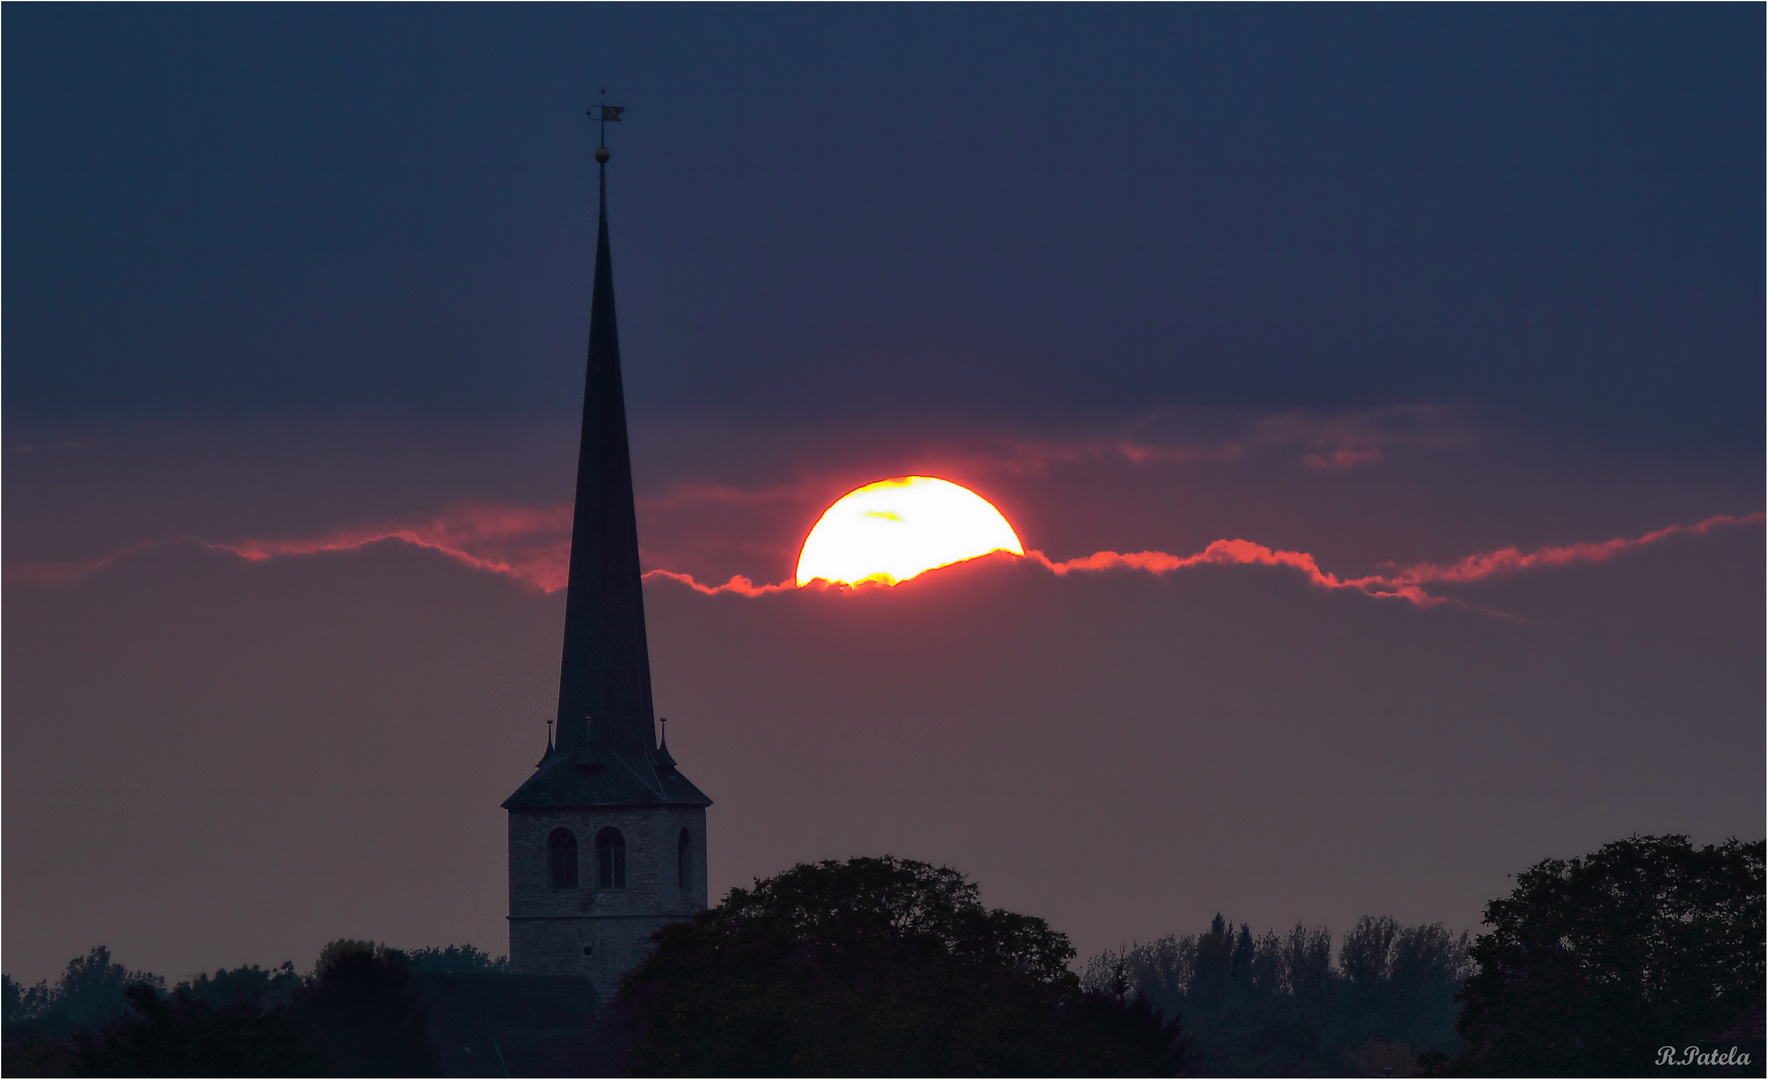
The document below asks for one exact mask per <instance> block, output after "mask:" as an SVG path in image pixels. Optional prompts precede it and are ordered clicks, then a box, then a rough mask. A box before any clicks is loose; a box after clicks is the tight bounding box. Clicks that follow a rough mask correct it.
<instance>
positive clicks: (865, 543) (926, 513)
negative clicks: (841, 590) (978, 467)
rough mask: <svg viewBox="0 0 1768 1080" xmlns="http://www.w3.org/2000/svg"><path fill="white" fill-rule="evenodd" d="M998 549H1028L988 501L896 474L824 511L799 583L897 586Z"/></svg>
mask: <svg viewBox="0 0 1768 1080" xmlns="http://www.w3.org/2000/svg"><path fill="white" fill-rule="evenodd" d="M994 551H1008V552H1012V553H1013V554H1015V555H1023V554H1025V549H1024V548H1022V547H1021V546H1020V545H1019V537H1018V536H1016V535H1015V534H1014V532H1013V526H1011V525H1009V524H1007V519H1006V518H1004V517H1002V516H1001V512H1000V511H999V510H996V509H995V508H994V507H993V506H992V505H991V504H990V503H989V501H988V500H987V499H984V498H983V497H982V496H980V495H978V494H976V493H975V492H974V491H971V490H970V489H969V488H966V487H961V486H959V485H957V484H954V483H952V482H951V481H949V480H940V479H937V478H935V477H931V476H898V477H896V478H894V479H891V480H880V481H878V482H877V483H875V484H867V485H866V486H865V487H862V488H858V489H856V490H854V491H850V492H848V493H847V494H846V495H843V496H841V498H839V499H837V500H836V501H835V504H834V505H833V506H831V507H829V508H828V509H827V510H825V511H823V516H822V517H821V518H820V519H818V520H817V523H816V527H815V528H813V529H811V530H810V535H809V536H807V537H805V540H804V550H803V551H802V552H800V553H799V555H798V584H799V585H808V584H810V582H812V581H813V580H815V579H817V578H822V579H824V580H825V581H832V582H836V583H839V584H843V585H857V584H859V583H860V582H862V581H876V582H881V583H883V584H885V585H894V584H896V583H897V582H899V581H907V580H908V579H909V578H912V577H914V576H915V575H917V574H919V573H922V572H923V571H926V570H931V569H933V568H934V567H936V566H945V565H946V564H948V563H955V562H963V561H964V560H965V559H974V558H977V557H979V556H982V555H987V554H989V553H990V552H994Z"/></svg>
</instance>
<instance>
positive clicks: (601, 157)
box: [595, 146, 608, 165]
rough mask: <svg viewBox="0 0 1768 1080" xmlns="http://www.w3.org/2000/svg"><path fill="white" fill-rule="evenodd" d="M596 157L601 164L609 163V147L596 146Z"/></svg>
mask: <svg viewBox="0 0 1768 1080" xmlns="http://www.w3.org/2000/svg"><path fill="white" fill-rule="evenodd" d="M595 159H596V161H598V162H600V163H601V164H603V165H606V164H607V163H608V148H607V147H605V146H598V147H596V148H595Z"/></svg>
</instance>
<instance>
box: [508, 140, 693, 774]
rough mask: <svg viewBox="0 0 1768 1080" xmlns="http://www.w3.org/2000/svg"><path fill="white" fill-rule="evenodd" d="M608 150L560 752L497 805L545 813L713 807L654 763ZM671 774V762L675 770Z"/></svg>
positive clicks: (600, 156) (600, 166) (600, 155)
mask: <svg viewBox="0 0 1768 1080" xmlns="http://www.w3.org/2000/svg"><path fill="white" fill-rule="evenodd" d="M607 159H608V154H607V149H606V147H601V148H598V149H597V151H596V161H597V172H598V174H599V176H598V179H599V181H600V183H599V188H600V200H599V203H600V212H599V214H598V221H597V225H596V245H595V284H594V287H593V290H592V292H591V300H590V309H589V364H588V373H587V375H586V377H585V379H584V386H583V434H582V439H581V442H580V443H579V446H578V452H577V502H576V508H575V511H574V512H573V515H572V519H571V565H570V581H569V584H568V585H567V586H566V590H565V648H564V658H563V662H562V663H561V664H560V669H559V713H558V722H559V727H558V738H557V741H556V743H555V744H554V745H555V751H554V752H553V753H552V754H550V755H548V756H547V757H545V758H543V759H542V760H541V763H540V765H539V767H538V771H537V772H536V773H535V774H534V776H532V777H530V778H529V780H528V782H527V783H525V784H523V785H522V787H521V789H520V790H518V791H517V792H516V793H515V794H514V795H512V796H510V797H509V799H507V800H506V801H505V802H504V804H503V805H504V806H505V807H507V808H510V809H516V808H518V807H532V808H538V807H542V806H567V805H568V806H601V805H611V804H616V803H617V804H621V805H630V804H635V803H636V804H643V803H689V804H692V805H696V806H707V805H710V804H711V800H710V799H708V798H706V796H705V795H703V794H701V792H700V790H699V789H698V788H696V787H694V785H693V784H691V783H689V782H688V780H687V779H686V778H685V777H683V776H682V775H681V774H680V773H678V772H675V771H674V769H673V768H670V767H669V766H664V767H663V769H662V770H661V771H660V770H659V768H658V766H659V765H660V764H662V763H661V762H660V761H658V760H657V743H656V736H655V734H654V724H653V718H654V714H653V712H652V706H651V661H650V655H649V653H648V651H647V648H646V644H645V603H644V591H643V582H642V580H641V578H640V573H639V562H638V517H637V514H636V512H635V510H634V508H633V498H632V459H631V455H630V451H629V449H628V446H627V439H626V399H625V394H624V392H623V390H622V388H621V384H620V339H619V335H618V333H617V332H616V329H615V324H614V265H613V258H612V256H611V255H610V253H609V247H608V166H607ZM670 765H673V761H671V762H670Z"/></svg>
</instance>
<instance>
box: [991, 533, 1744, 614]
mask: <svg viewBox="0 0 1768 1080" xmlns="http://www.w3.org/2000/svg"><path fill="white" fill-rule="evenodd" d="M1763 519H1764V516H1763V515H1762V514H1759V513H1757V514H1745V515H1742V516H1733V515H1730V514H1720V515H1716V516H1714V517H1710V518H1707V519H1706V520H1705V521H1700V522H1696V523H1695V524H1693V525H1670V526H1667V527H1665V528H1662V529H1657V530H1654V531H1652V532H1648V533H1646V534H1645V535H1643V536H1636V537H1617V538H1615V539H1612V540H1604V541H1602V542H1600V543H1577V544H1566V545H1562V546H1556V547H1544V548H1538V549H1536V550H1535V551H1530V552H1524V551H1521V550H1519V549H1517V548H1513V547H1511V548H1502V549H1500V550H1497V551H1487V552H1481V553H1480V554H1478V555H1469V556H1468V557H1466V558H1465V559H1461V560H1460V561H1458V562H1453V563H1440V564H1439V563H1415V564H1413V565H1411V566H1408V567H1404V568H1403V569H1397V570H1394V571H1391V572H1389V573H1385V574H1369V575H1367V576H1364V577H1356V578H1341V577H1339V576H1338V575H1336V574H1331V573H1328V572H1326V571H1324V570H1322V569H1320V566H1319V564H1318V563H1316V562H1315V561H1314V557H1313V556H1312V555H1309V554H1307V553H1306V552H1303V551H1273V550H1272V549H1270V548H1268V547H1265V546H1264V545H1263V544H1255V543H1253V542H1251V541H1250V540H1217V541H1215V542H1214V543H1212V544H1210V545H1209V546H1208V547H1206V548H1204V549H1203V550H1202V551H1200V552H1198V553H1197V554H1195V555H1182V556H1181V555H1169V554H1167V553H1166V552H1164V551H1138V552H1134V553H1132V554H1127V555H1125V554H1119V553H1118V552H1115V551H1100V552H1095V553H1094V554H1092V555H1087V556H1083V557H1081V558H1078V559H1066V560H1063V561H1061V562H1057V561H1055V560H1052V559H1050V558H1049V557H1048V556H1046V555H1045V554H1044V553H1043V552H1041V551H1028V552H1026V557H1027V558H1030V559H1035V560H1036V561H1038V562H1039V563H1041V564H1043V565H1044V566H1045V567H1047V568H1048V569H1049V570H1050V571H1051V572H1052V573H1056V574H1069V573H1074V572H1076V571H1086V570H1111V569H1116V568H1119V567H1124V568H1129V569H1134V570H1145V571H1147V572H1148V573H1150V574H1170V573H1173V572H1174V571H1177V570H1183V569H1184V568H1186V567H1188V566H1199V565H1218V566H1219V565H1240V566H1247V565H1260V566H1285V567H1289V568H1290V569H1292V570H1296V571H1299V572H1300V573H1301V574H1302V575H1303V576H1304V577H1306V578H1307V579H1308V581H1309V582H1311V583H1312V584H1314V585H1317V586H1319V587H1320V588H1323V589H1356V590H1358V591H1359V592H1363V593H1367V594H1368V595H1370V596H1379V597H1392V598H1397V599H1402V600H1406V601H1409V602H1411V603H1413V604H1416V605H1417V606H1419V607H1433V606H1435V605H1437V604H1443V603H1451V602H1453V601H1451V600H1450V599H1449V598H1447V597H1443V596H1437V595H1432V594H1431V593H1429V592H1427V591H1425V588H1424V586H1426V585H1434V584H1439V583H1441V584H1455V585H1460V584H1470V583H1472V582H1476V581H1483V580H1485V579H1487V578H1494V577H1503V576H1507V575H1510V574H1515V573H1519V572H1521V571H1525V570H1533V569H1538V568H1542V567H1551V566H1566V565H1569V564H1572V563H1599V562H1606V561H1608V560H1609V559H1612V558H1614V557H1615V556H1617V555H1621V554H1624V553H1626V552H1629V551H1633V550H1635V549H1637V548H1642V547H1647V546H1649V545H1651V544H1655V543H1657V542H1659V541H1661V540H1667V539H1669V538H1670V537H1672V536H1679V535H1684V534H1692V535H1696V536H1704V535H1706V534H1707V533H1709V532H1711V531H1712V530H1713V529H1715V528H1718V527H1720V526H1727V525H1730V526H1736V525H1757V524H1761V523H1762V521H1763Z"/></svg>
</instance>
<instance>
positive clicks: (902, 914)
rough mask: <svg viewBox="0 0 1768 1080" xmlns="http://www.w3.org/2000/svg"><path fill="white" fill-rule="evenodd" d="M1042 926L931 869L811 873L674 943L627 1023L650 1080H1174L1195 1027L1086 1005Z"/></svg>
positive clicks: (772, 886) (1067, 956) (627, 989)
mask: <svg viewBox="0 0 1768 1080" xmlns="http://www.w3.org/2000/svg"><path fill="white" fill-rule="evenodd" d="M1073 959H1074V949H1073V947H1072V946H1071V945H1069V943H1068V939H1067V938H1066V937H1065V936H1063V935H1062V934H1059V933H1057V932H1056V931H1054V930H1052V929H1050V927H1049V925H1048V924H1047V923H1045V922H1044V921H1043V920H1042V919H1036V918H1032V917H1031V916H1028V915H1016V914H1014V913H1012V912H1009V911H1001V910H998V909H997V910H989V909H986V908H984V907H983V906H982V904H981V903H980V902H978V900H977V893H976V886H975V885H973V884H971V883H969V882H967V881H965V880H964V878H963V877H962V875H960V874H958V873H957V872H956V871H954V870H949V869H945V868H940V867H933V866H929V865H927V864H926V863H919V862H911V861H906V860H897V859H891V858H883V859H854V860H851V861H849V862H846V863H833V862H825V863H820V864H817V865H815V866H798V867H796V868H794V869H792V870H789V871H787V872H786V873H784V874H781V875H779V876H778V877H774V878H770V879H768V880H767V881H761V882H757V883H756V885H755V887H754V888H753V889H734V890H732V891H731V894H730V896H729V897H727V898H726V899H725V901H724V903H722V904H720V905H719V906H718V907H716V908H713V909H711V910H710V911H707V912H705V913H704V914H702V915H700V916H699V917H698V918H696V919H694V920H693V921H691V922H687V923H683V924H680V925H677V926H671V927H668V928H666V929H664V930H663V931H662V932H661V933H660V934H658V935H657V951H656V952H655V953H653V954H652V955H651V957H650V959H648V960H646V961H645V963H644V964H642V965H641V966H640V967H639V968H638V969H637V970H636V971H634V972H633V973H632V974H631V975H630V976H629V977H628V978H627V979H626V982H625V985H624V987H623V988H622V990H621V994H620V999H619V1005H618V1011H621V1012H623V1013H624V1014H625V1015H624V1017H623V1020H624V1022H625V1024H626V1026H627V1030H629V1031H630V1032H631V1033H632V1035H633V1037H634V1039H635V1041H634V1043H633V1045H632V1047H631V1051H630V1061H631V1066H632V1070H633V1072H634V1073H636V1074H638V1075H644V1076H684V1075H685V1076H842V1075H847V1076H865V1075H871V1076H878V1075H882V1076H1172V1075H1175V1074H1176V1073H1177V1072H1179V1071H1180V1070H1181V1069H1182V1068H1184V1067H1185V1066H1186V1065H1187V1064H1189V1062H1190V1058H1189V1056H1188V1054H1187V1050H1186V1047H1187V1042H1186V1040H1185V1038H1184V1035H1183V1032H1182V1030H1181V1029H1180V1023H1179V1019H1178V1017H1177V1016H1176V1015H1175V1016H1173V1017H1172V1018H1170V1019H1163V1018H1161V1017H1160V1016H1159V1015H1158V1014H1157V1013H1156V1012H1155V1011H1154V1010H1153V1009H1151V1008H1150V1004H1149V1003H1148V1002H1146V1001H1143V1000H1138V999H1132V998H1131V997H1130V996H1129V995H1128V994H1127V993H1125V992H1121V991H1120V992H1115V993H1114V992H1111V991H1110V990H1099V989H1095V990H1090V991H1089V990H1083V989H1082V988H1081V984H1080V980H1079V979H1078V978H1077V977H1076V976H1075V974H1074V972H1073V971H1072V970H1071V969H1070V967H1069V964H1070V962H1071V961H1072V960H1073Z"/></svg>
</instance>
